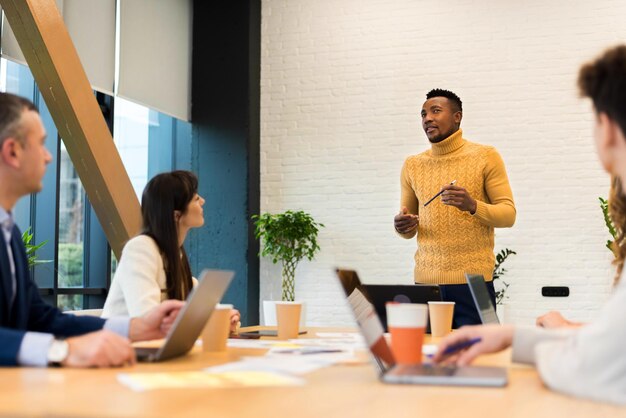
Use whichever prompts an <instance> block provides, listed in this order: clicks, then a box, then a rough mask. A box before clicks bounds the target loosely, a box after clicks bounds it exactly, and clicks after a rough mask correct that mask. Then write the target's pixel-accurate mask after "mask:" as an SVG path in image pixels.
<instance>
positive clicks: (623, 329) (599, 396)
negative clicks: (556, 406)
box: [513, 276, 626, 405]
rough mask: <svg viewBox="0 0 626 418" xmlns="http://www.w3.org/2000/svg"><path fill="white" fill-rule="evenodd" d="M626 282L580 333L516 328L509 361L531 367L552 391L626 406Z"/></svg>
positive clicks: (623, 281) (620, 283)
mask: <svg viewBox="0 0 626 418" xmlns="http://www.w3.org/2000/svg"><path fill="white" fill-rule="evenodd" d="M625 320H626V278H625V277H623V276H622V279H621V280H620V282H619V284H618V285H617V286H616V288H615V289H614V292H613V295H612V296H611V298H610V300H609V301H608V302H607V303H606V304H605V305H604V307H603V309H602V310H601V311H600V314H599V316H598V317H597V319H596V320H595V321H593V322H591V323H590V324H588V325H585V326H584V327H582V328H580V329H567V330H548V329H542V328H536V327H535V328H518V329H516V331H515V336H514V338H513V361H517V362H523V363H532V364H536V365H537V369H538V371H539V374H540V375H541V378H542V379H543V381H544V382H545V384H546V385H547V386H548V387H550V388H551V389H553V390H556V391H558V392H563V393H567V394H570V395H574V396H577V397H581V398H590V399H595V400H599V401H608V402H614V403H619V404H624V405H626V354H625V353H626V351H625V350H626V325H625V324H624V321H625Z"/></svg>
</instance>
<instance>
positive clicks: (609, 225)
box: [598, 197, 617, 252]
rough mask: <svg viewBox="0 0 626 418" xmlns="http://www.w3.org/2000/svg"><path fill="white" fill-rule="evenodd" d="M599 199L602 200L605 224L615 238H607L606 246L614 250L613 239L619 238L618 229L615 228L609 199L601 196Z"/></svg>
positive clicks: (601, 206) (601, 205)
mask: <svg viewBox="0 0 626 418" xmlns="http://www.w3.org/2000/svg"><path fill="white" fill-rule="evenodd" d="M598 199H599V200H600V208H601V209H602V215H603V216H604V224H605V225H606V227H607V228H608V229H609V234H611V236H612V237H613V240H610V239H608V240H606V248H608V249H609V250H610V251H611V252H613V241H615V239H616V238H617V230H616V229H615V225H614V224H613V220H612V219H611V216H610V215H609V201H608V200H606V199H603V198H601V197H599V198H598Z"/></svg>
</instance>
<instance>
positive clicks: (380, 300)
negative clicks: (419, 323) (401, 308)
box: [354, 272, 441, 332]
mask: <svg viewBox="0 0 626 418" xmlns="http://www.w3.org/2000/svg"><path fill="white" fill-rule="evenodd" d="M354 274H356V272H355V273H354ZM363 288H364V289H365V291H366V293H367V297H368V300H369V301H370V302H371V303H372V305H374V309H376V313H377V314H378V317H379V318H380V321H381V322H382V324H383V328H384V329H385V332H387V309H385V304H386V303H387V302H399V303H428V302H429V301H440V300H441V290H440V289H439V286H437V285H432V284H408V285H404V284H364V285H363ZM429 325H430V324H429ZM426 332H430V326H429V327H428V329H426Z"/></svg>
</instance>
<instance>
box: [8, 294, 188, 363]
mask: <svg viewBox="0 0 626 418" xmlns="http://www.w3.org/2000/svg"><path fill="white" fill-rule="evenodd" d="M183 305H184V303H183V302H181V301H178V300H170V301H165V302H163V303H162V304H160V305H159V306H157V307H156V308H154V309H153V310H152V311H150V312H149V313H148V314H146V315H144V316H142V317H140V318H134V319H129V318H121V317H117V318H110V319H108V320H107V321H106V323H105V324H104V328H103V330H101V331H96V332H88V333H86V334H83V335H78V336H75V337H71V338H67V339H66V340H65V341H67V344H68V350H69V351H68V356H67V358H66V359H65V360H64V361H63V363H62V364H63V365H64V366H69V367H114V366H121V365H124V364H133V363H134V362H135V355H134V351H133V350H132V347H131V346H130V342H129V339H130V340H132V341H144V340H150V339H157V338H164V337H165V336H166V335H167V333H168V332H169V330H170V328H171V326H172V325H173V323H174V321H175V319H176V316H177V315H178V312H179V311H180V309H181V308H182V307H183ZM62 315H64V316H67V317H70V318H73V319H76V320H77V321H78V322H81V321H82V320H84V319H88V318H87V317H77V316H74V315H69V314H62ZM0 339H1V340H2V341H3V347H2V348H0V365H3V366H15V365H22V366H34V367H45V366H47V365H48V352H49V349H50V346H51V345H52V342H53V340H54V339H55V336H54V335H53V334H49V333H41V332H24V331H17V330H12V329H7V328H0Z"/></svg>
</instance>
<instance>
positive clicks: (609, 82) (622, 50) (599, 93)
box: [578, 45, 626, 135]
mask: <svg viewBox="0 0 626 418" xmlns="http://www.w3.org/2000/svg"><path fill="white" fill-rule="evenodd" d="M578 87H579V88H580V95H581V96H582V97H589V98H590V99H591V101H592V102H593V106H594V107H595V108H596V112H598V113H606V114H607V115H608V116H609V117H610V118H611V119H613V120H614V121H615V122H617V124H618V125H619V127H620V129H621V130H622V133H623V134H624V135H626V45H619V46H617V47H614V48H611V49H608V50H607V51H605V52H604V53H603V54H602V55H601V56H600V57H599V58H597V59H596V60H594V61H592V62H589V63H587V64H585V65H583V67H582V68H581V69H580V73H579V74H578Z"/></svg>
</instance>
